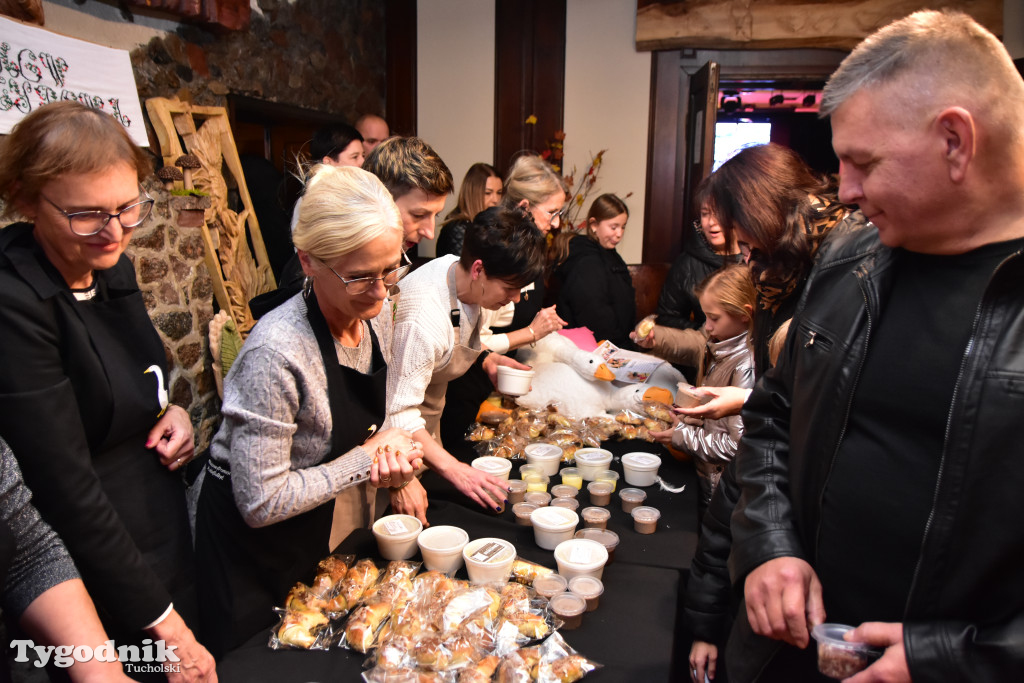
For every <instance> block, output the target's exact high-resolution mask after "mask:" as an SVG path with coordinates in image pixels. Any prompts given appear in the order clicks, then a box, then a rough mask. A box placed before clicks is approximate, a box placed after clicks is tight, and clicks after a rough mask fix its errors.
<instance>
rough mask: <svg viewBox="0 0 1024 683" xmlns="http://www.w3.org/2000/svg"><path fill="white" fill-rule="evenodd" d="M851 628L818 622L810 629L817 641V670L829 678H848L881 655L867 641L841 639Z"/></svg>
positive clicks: (879, 651)
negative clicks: (855, 641) (856, 641)
mask: <svg viewBox="0 0 1024 683" xmlns="http://www.w3.org/2000/svg"><path fill="white" fill-rule="evenodd" d="M852 630H853V627H852V626H846V625H845V624H818V625H817V626H815V627H814V628H813V629H811V636H812V637H813V638H814V639H815V640H816V641H818V671H820V672H821V673H822V674H824V675H826V676H828V677H830V678H849V677H850V676H852V675H854V674H855V673H857V672H858V671H863V670H864V669H866V668H867V667H868V665H869V664H871V663H872V662H873V661H875V660H876V659H878V658H879V657H880V656H881V655H882V652H881V650H879V649H878V648H875V647H872V646H871V645H868V644H867V643H854V642H849V641H846V640H843V634H844V633H846V632H847V631H852Z"/></svg>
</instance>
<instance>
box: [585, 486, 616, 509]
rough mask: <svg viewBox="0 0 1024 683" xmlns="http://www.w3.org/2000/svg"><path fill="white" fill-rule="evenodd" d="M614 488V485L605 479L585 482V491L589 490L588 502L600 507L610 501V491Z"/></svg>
mask: <svg viewBox="0 0 1024 683" xmlns="http://www.w3.org/2000/svg"><path fill="white" fill-rule="evenodd" d="M614 490H615V486H614V485H613V484H611V483H610V482H607V481H592V482H590V483H589V484H587V491H589V492H590V502H591V503H592V504H593V505H600V506H601V507H604V506H605V505H607V504H608V503H610V502H612V491H614Z"/></svg>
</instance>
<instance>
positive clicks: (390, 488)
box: [388, 479, 412, 491]
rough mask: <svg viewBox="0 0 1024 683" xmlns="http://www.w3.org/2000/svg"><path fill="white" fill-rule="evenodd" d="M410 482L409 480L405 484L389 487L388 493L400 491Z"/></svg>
mask: <svg viewBox="0 0 1024 683" xmlns="http://www.w3.org/2000/svg"><path fill="white" fill-rule="evenodd" d="M411 481H412V479H410V480H409V481H407V482H405V483H404V484H402V485H400V486H389V487H388V491H401V490H402V489H404V488H405V487H406V486H408V485H409V483H410V482H411Z"/></svg>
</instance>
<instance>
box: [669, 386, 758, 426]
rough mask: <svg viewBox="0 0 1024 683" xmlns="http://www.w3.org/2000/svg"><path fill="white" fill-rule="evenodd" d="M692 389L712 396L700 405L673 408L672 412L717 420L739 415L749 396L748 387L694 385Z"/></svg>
mask: <svg viewBox="0 0 1024 683" xmlns="http://www.w3.org/2000/svg"><path fill="white" fill-rule="evenodd" d="M693 391H694V393H697V394H703V395H704V396H712V397H713V398H712V399H711V401H709V402H708V403H705V404H704V405H701V406H696V407H693V408H673V409H672V410H673V412H676V413H678V414H680V415H686V416H687V417H694V418H700V419H705V420H717V419H719V418H723V417H729V416H730V415H739V414H740V411H741V410H743V404H744V403H746V401H747V397H748V396H750V389H740V388H739V387H695V388H694V389H693Z"/></svg>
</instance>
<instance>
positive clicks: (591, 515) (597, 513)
mask: <svg viewBox="0 0 1024 683" xmlns="http://www.w3.org/2000/svg"><path fill="white" fill-rule="evenodd" d="M582 512H583V519H584V520H586V521H588V522H600V521H601V520H607V519H608V518H609V517H611V516H612V513H611V512H609V511H608V509H607V508H601V507H596V506H595V507H589V508H583V511H582Z"/></svg>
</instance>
